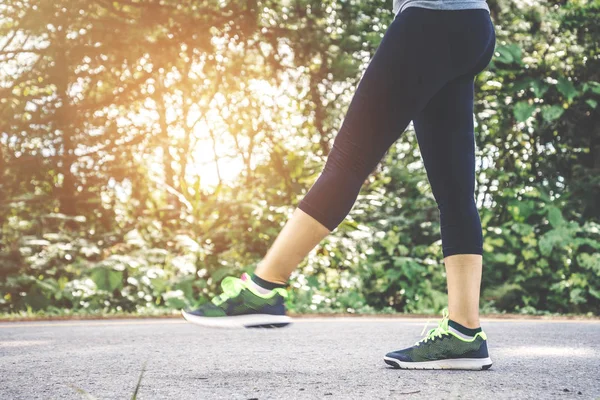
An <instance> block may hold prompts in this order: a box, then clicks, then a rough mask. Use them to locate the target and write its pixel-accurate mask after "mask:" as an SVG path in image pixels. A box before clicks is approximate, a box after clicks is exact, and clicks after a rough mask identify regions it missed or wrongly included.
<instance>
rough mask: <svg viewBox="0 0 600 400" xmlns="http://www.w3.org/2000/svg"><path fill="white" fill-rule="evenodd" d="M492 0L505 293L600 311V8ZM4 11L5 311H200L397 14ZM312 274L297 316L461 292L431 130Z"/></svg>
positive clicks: (274, 220) (20, 6)
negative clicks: (430, 165) (447, 264)
mask: <svg viewBox="0 0 600 400" xmlns="http://www.w3.org/2000/svg"><path fill="white" fill-rule="evenodd" d="M488 3H489V5H490V8H491V12H492V18H493V19H494V22H495V25H496V28H497V47H496V54H495V57H494V59H493V61H492V63H491V64H490V66H489V68H488V69H487V70H486V71H484V72H482V73H481V74H480V75H479V76H478V77H477V80H476V86H477V87H476V105H475V111H476V113H475V119H476V123H477V124H476V140H477V148H478V153H477V168H478V169H477V193H476V198H477V202H478V205H479V209H480V213H481V219H482V225H483V229H484V238H485V239H484V276H483V305H482V307H483V309H484V310H492V311H502V312H503V311H507V312H515V311H516V312H576V313H595V314H598V310H600V278H599V277H600V117H599V114H598V112H599V110H598V103H599V102H600V57H599V53H598V47H597V44H598V43H599V42H600V30H599V29H598V27H599V26H600V19H599V15H600V12H599V11H600V5H598V2H596V1H576V2H575V1H573V2H557V1H550V2H542V1H529V2H521V1H520V2H514V1H509V0H490V1H488ZM0 13H2V17H3V18H2V21H1V22H0V38H2V39H0V81H1V82H2V85H0V117H1V118H0V200H1V202H0V203H1V205H0V235H1V236H0V311H2V312H8V313H11V312H12V313H28V314H35V313H40V312H44V313H47V314H51V315H53V314H59V313H61V312H62V313H70V314H80V313H85V312H89V313H114V312H125V313H131V312H139V313H152V312H154V311H155V310H168V309H179V308H182V307H186V306H195V305H198V304H201V303H203V302H206V301H208V300H209V299H210V298H211V297H212V296H213V295H214V294H215V293H217V291H218V290H219V288H218V284H219V283H220V281H221V280H222V279H223V278H224V277H225V276H227V275H230V274H239V273H241V272H243V271H251V270H252V269H253V268H254V267H255V265H256V263H257V262H259V261H260V259H261V257H263V256H264V254H265V252H266V250H267V249H268V247H269V245H270V244H271V243H272V242H273V240H274V239H275V237H276V236H277V234H278V233H279V231H280V229H281V228H282V226H283V224H284V223H285V221H286V219H287V217H288V216H289V215H290V213H291V212H292V211H293V209H294V206H295V205H296V204H297V203H298V201H299V200H300V199H301V198H302V196H303V195H304V194H305V193H306V191H307V190H308V189H309V188H310V186H311V185H312V184H313V182H314V180H315V179H316V177H317V176H318V174H319V172H320V170H321V168H322V166H323V163H324V161H325V157H326V154H327V153H328V151H329V149H330V146H331V140H332V138H333V137H334V135H335V134H336V132H337V129H338V128H339V126H340V122H341V118H343V113H344V110H345V107H346V106H347V104H348V103H349V101H350V99H351V96H352V93H353V89H354V87H355V85H356V83H357V82H358V80H359V78H360V76H361V73H362V71H363V69H364V68H365V66H366V63H367V62H368V59H369V57H370V56H371V55H372V54H373V52H374V50H375V48H376V47H377V45H378V44H379V42H380V40H381V37H382V35H383V32H384V31H385V29H386V27H387V26H388V25H389V23H390V22H391V21H392V18H393V15H392V14H391V12H390V10H389V9H387V8H382V3H381V2H379V1H371V0H369V1H362V2H335V1H324V2H323V1H320V2H317V1H300V2H285V1H284V2H274V1H266V2H264V1H263V2H261V3H256V2H246V1H237V0H234V1H229V2H226V4H225V3H223V4H217V3H214V4H213V3H211V2H187V3H186V2H183V3H182V2H176V1H174V0H173V1H172V0H165V1H161V2H156V1H151V0H140V1H136V2H132V1H118V0H117V1H111V2H85V1H81V0H60V1H52V2H48V1H42V0H19V1H16V0H7V1H5V2H4V3H3V4H2V5H0ZM265 110H269V112H265ZM229 175H233V176H235V177H236V178H235V179H232V178H231V177H229V178H228V176H229ZM291 282H292V291H291V297H290V302H289V307H290V309H291V310H292V311H296V312H346V313H376V312H392V311H399V312H437V311H439V310H440V309H441V308H443V307H444V306H445V304H446V302H447V298H446V294H445V292H446V290H445V272H444V268H443V260H442V253H441V243H440V237H439V223H438V210H437V207H436V203H435V201H434V199H433V196H432V194H431V192H430V190H429V185H428V183H427V176H426V174H425V171H424V169H423V166H422V162H421V159H420V155H419V153H418V144H417V142H416V140H415V138H414V134H413V133H412V132H411V131H408V132H407V133H406V134H405V135H404V136H403V137H402V138H401V139H400V140H399V141H398V143H396V145H394V146H393V147H392V149H390V152H389V153H388V155H387V156H386V158H385V160H384V162H383V163H382V164H381V165H380V167H379V168H378V169H377V170H376V171H375V172H374V174H373V175H372V176H371V177H370V178H369V180H368V182H367V183H366V184H365V186H364V188H363V190H362V192H361V194H360V197H359V199H358V201H357V203H356V205H355V207H354V209H353V211H352V212H351V214H350V216H349V217H348V218H347V219H346V220H345V221H344V222H343V223H342V225H341V226H340V227H339V228H338V229H337V230H336V231H335V232H334V233H333V234H332V235H331V236H329V237H328V238H327V239H326V240H324V241H323V243H321V244H320V245H319V246H318V248H317V249H315V250H314V251H313V252H312V253H311V254H310V255H309V257H307V259H306V260H305V261H304V262H303V263H302V265H301V266H300V268H299V270H298V271H297V272H296V273H295V274H294V275H293V277H292V280H291Z"/></svg>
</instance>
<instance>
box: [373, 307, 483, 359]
mask: <svg viewBox="0 0 600 400" xmlns="http://www.w3.org/2000/svg"><path fill="white" fill-rule="evenodd" d="M384 361H385V362H386V364H388V365H391V366H392V367H394V368H402V369H470V370H482V369H489V368H490V367H491V366H492V360H491V359H490V356H489V354H488V348H487V336H486V334H485V333H484V332H483V331H480V332H477V333H476V334H475V335H474V336H473V337H463V335H461V333H460V332H458V331H456V330H455V329H451V328H449V327H448V312H447V311H446V310H444V315H443V318H442V322H440V324H439V326H438V327H437V328H435V329H431V330H430V331H429V332H428V333H427V336H426V337H424V338H423V339H421V340H420V341H418V342H417V343H415V345H414V346H412V347H409V348H406V349H403V350H397V351H393V352H391V353H388V354H386V355H385V357H384Z"/></svg>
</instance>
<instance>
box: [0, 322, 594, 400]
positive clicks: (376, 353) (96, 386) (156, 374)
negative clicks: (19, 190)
mask: <svg viewBox="0 0 600 400" xmlns="http://www.w3.org/2000/svg"><path fill="white" fill-rule="evenodd" d="M425 323H426V321H425V320H415V319H375V318H368V319H367V318H339V319H299V320H296V323H295V324H294V325H292V326H291V327H289V328H284V329H279V330H256V329H249V330H239V331H231V330H209V329H205V328H200V327H197V326H194V325H190V324H187V323H184V322H183V321H181V320H165V319H156V320H120V321H73V322H30V323H0V399H2V400H13V399H14V400H16V399H27V400H30V399H85V398H86V395H85V394H81V393H78V392H77V388H79V389H82V390H85V391H86V392H87V393H89V394H91V395H92V396H94V398H98V399H111V400H112V399H130V398H131V395H132V394H133V391H134V388H135V386H136V383H137V380H138V377H139V375H140V372H141V370H142V366H143V364H144V363H146V362H147V368H146V372H145V374H144V376H143V379H142V383H141V387H140V391H139V395H138V399H142V400H144V399H261V400H262V399H326V400H333V399H384V398H385V399H388V398H394V399H425V398H428V399H441V398H444V399H452V398H461V399H479V400H481V399H505V398H506V399H509V398H511V399H594V400H596V399H600V322H566V321H563V322H539V321H498V320H494V321H484V324H483V327H484V329H485V330H486V332H487V334H488V337H489V347H490V352H491V357H492V360H493V361H494V366H493V367H492V369H491V370H489V371H477V372H469V371H405V370H395V369H391V368H388V367H387V366H386V364H384V363H383V361H382V356H383V355H384V354H385V353H386V352H388V351H390V350H395V349H398V348H402V347H405V345H409V344H412V343H414V342H415V341H416V340H418V339H419V337H420V334H421V331H422V330H423V327H424V325H425ZM433 325H434V322H433V321H432V322H431V323H430V324H429V328H432V327H433ZM87 398H91V397H87Z"/></svg>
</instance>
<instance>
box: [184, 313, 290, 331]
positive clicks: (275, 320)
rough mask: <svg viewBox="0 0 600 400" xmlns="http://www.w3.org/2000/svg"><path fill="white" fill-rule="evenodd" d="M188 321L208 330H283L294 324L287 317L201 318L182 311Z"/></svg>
mask: <svg viewBox="0 0 600 400" xmlns="http://www.w3.org/2000/svg"><path fill="white" fill-rule="evenodd" d="M181 315H182V316H183V318H185V320H186V321H188V322H191V323H192V324H196V325H200V326H205V327H208V328H230V329H235V328H283V327H284V326H288V325H289V324H291V323H292V319H291V318H290V317H288V316H287V315H269V314H249V315H235V316H232V317H200V316H198V315H193V314H189V313H186V312H185V311H181Z"/></svg>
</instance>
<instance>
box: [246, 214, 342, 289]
mask: <svg viewBox="0 0 600 400" xmlns="http://www.w3.org/2000/svg"><path fill="white" fill-rule="evenodd" d="M329 232H330V231H329V229H327V228H326V227H324V226H323V225H321V223H320V222H319V221H317V220H316V219H314V218H313V217H311V216H310V215H308V214H306V213H305V212H304V211H302V210H300V209H296V211H294V214H293V215H292V217H291V218H290V219H289V221H288V222H287V223H286V224H285V226H284V227H283V229H282V230H281V232H280V233H279V235H278V236H277V239H275V242H274V243H273V245H272V246H271V248H270V249H269V251H268V252H267V255H266V256H265V258H264V259H263V260H262V261H261V262H260V263H259V264H258V267H257V268H256V271H254V273H255V274H256V275H258V276H259V277H260V278H262V279H264V280H266V281H269V282H273V283H280V284H285V283H286V282H287V280H288V278H289V276H290V275H291V274H292V272H293V271H294V270H295V269H296V267H297V266H298V264H300V263H301V262H302V260H304V257H306V255H307V254H308V253H309V252H310V251H311V250H312V249H313V248H314V247H315V246H316V245H317V244H319V242H320V241H321V240H323V239H324V238H325V237H326V236H327V235H328V234H329Z"/></svg>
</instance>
